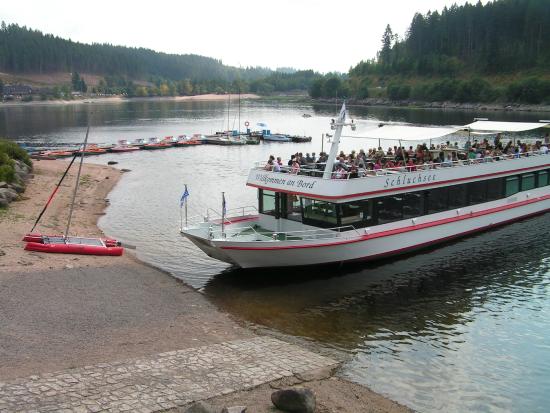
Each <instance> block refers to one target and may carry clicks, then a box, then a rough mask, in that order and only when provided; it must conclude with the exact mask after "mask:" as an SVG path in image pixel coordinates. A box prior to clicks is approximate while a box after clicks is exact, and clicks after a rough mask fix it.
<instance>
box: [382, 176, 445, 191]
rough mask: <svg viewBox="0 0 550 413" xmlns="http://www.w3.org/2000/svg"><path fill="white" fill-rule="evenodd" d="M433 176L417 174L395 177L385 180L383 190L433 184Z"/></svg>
mask: <svg viewBox="0 0 550 413" xmlns="http://www.w3.org/2000/svg"><path fill="white" fill-rule="evenodd" d="M435 180H436V178H435V174H425V175H424V174H421V173H420V174H418V175H416V174H415V175H397V176H395V177H392V178H386V184H385V185H384V188H395V187H398V186H404V185H414V184H425V183H428V182H435Z"/></svg>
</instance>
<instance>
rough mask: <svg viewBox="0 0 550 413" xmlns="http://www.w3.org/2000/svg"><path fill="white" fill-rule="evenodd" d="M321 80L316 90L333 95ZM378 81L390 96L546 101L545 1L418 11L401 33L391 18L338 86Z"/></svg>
mask: <svg viewBox="0 0 550 413" xmlns="http://www.w3.org/2000/svg"><path fill="white" fill-rule="evenodd" d="M419 5H421V3H419ZM325 80H326V79H325ZM322 82H323V81H319V82H317V84H316V85H314V88H313V90H312V92H313V94H314V95H315V94H317V95H318V96H319V95H320V96H323V95H325V96H326V97H334V90H333V88H330V87H329V88H328V89H327V88H324V84H323V83H322ZM333 82H334V81H333ZM377 86H383V87H384V90H385V92H386V97H388V98H390V99H409V98H411V99H418V100H453V101H458V102H477V101H482V102H492V101H497V100H500V101H519V102H529V103H541V102H546V101H550V1H549V0H497V1H493V2H489V3H487V4H485V5H483V4H482V3H481V2H478V3H477V4H475V5H474V4H468V3H467V4H465V5H462V6H456V5H454V6H452V7H450V8H444V9H443V10H442V11H441V13H439V12H437V11H434V12H428V13H427V14H416V15H415V16H414V18H413V19H412V22H411V24H410V27H409V30H408V32H407V33H406V36H405V37H404V38H403V39H400V38H399V37H398V36H397V35H395V34H394V33H393V32H392V29H391V27H390V25H388V26H387V27H386V30H385V32H384V34H383V36H382V45H381V49H380V51H379V52H378V55H377V57H376V58H375V59H371V60H367V61H362V62H360V63H359V64H358V65H357V66H355V67H353V68H352V69H351V70H350V71H349V77H348V79H347V80H345V81H343V82H342V84H341V88H340V91H339V92H338V93H337V94H339V95H347V96H353V97H356V98H360V99H361V98H365V97H367V96H369V95H372V92H373V87H377ZM325 89H327V90H325Z"/></svg>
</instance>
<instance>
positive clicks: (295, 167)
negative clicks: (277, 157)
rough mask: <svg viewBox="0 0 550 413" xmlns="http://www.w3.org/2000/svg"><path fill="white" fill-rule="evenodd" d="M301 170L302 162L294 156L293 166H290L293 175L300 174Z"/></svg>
mask: <svg viewBox="0 0 550 413" xmlns="http://www.w3.org/2000/svg"><path fill="white" fill-rule="evenodd" d="M299 172H300V162H299V161H298V160H297V159H296V158H294V162H293V164H292V168H290V173H291V174H293V175H298V173H299Z"/></svg>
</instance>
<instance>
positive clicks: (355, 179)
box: [247, 146, 550, 202]
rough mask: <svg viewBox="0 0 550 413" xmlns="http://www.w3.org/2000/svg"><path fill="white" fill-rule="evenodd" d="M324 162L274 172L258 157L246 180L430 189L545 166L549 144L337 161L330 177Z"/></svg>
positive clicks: (369, 192)
mask: <svg viewBox="0 0 550 413" xmlns="http://www.w3.org/2000/svg"><path fill="white" fill-rule="evenodd" d="M449 150H452V151H457V150H456V149H449ZM443 151H444V150H443ZM323 167H324V164H322V163H321V164H319V163H317V164H310V165H304V166H302V167H300V168H299V169H297V168H292V167H283V166H281V167H280V168H277V169H278V170H277V171H274V170H273V168H272V167H271V166H269V167H268V168H266V164H265V162H258V163H256V164H255V166H254V168H253V169H252V170H251V171H250V174H249V176H248V181H247V185H248V186H252V187H257V188H261V189H265V190H272V191H277V192H285V193H293V194H299V195H303V196H309V197H311V198H314V199H327V200H332V201H333V202H348V201H350V200H354V199H363V198H371V197H377V196H381V195H382V194H389V193H402V192H408V191H411V190H417V189H423V188H431V187H433V188H435V187H440V186H446V185H453V184H458V183H466V182H471V181H475V180H483V179H490V178H495V177H504V176H509V175H514V174H518V173H525V172H529V171H535V170H539V169H544V168H548V167H550V156H549V154H548V148H547V147H546V146H541V147H540V148H539V149H537V150H531V151H529V152H523V153H514V154H508V155H505V154H499V155H495V156H485V157H483V158H476V159H456V160H451V159H448V160H445V161H443V162H427V163H423V164H414V165H404V166H398V167H395V166H392V167H385V168H380V169H374V168H370V167H357V166H354V165H351V164H345V163H344V164H342V165H337V166H336V168H335V170H334V171H333V172H332V173H331V179H324V178H323V172H324V168H323Z"/></svg>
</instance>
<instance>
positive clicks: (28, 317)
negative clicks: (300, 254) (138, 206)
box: [0, 161, 410, 413]
mask: <svg viewBox="0 0 550 413" xmlns="http://www.w3.org/2000/svg"><path fill="white" fill-rule="evenodd" d="M66 165H67V163H66V162H64V161H39V162H35V163H34V171H33V176H32V178H31V179H30V180H29V182H28V186H27V190H26V192H25V193H24V194H23V195H24V196H23V197H22V199H21V200H19V201H16V202H14V203H12V204H11V205H10V207H9V208H8V209H7V210H2V211H0V234H2V239H1V244H0V410H2V403H12V405H18V406H19V404H21V405H22V406H25V408H29V409H30V407H29V406H31V402H32V403H33V404H32V406H35V407H34V409H36V410H38V411H51V410H47V408H50V409H51V408H53V409H54V410H56V406H58V407H59V406H61V405H63V406H68V411H100V407H101V406H103V407H104V406H115V405H116V406H130V407H129V409H127V410H128V411H137V410H139V411H151V412H153V411H166V410H167V411H173V412H176V411H178V412H183V411H185V406H186V405H185V403H187V402H188V401H190V400H193V398H189V399H183V398H182V399H181V400H180V399H178V398H177V393H170V391H172V389H173V388H181V389H182V390H180V392H181V391H183V392H184V391H185V388H186V387H185V386H194V387H191V390H192V389H195V387H196V386H197V384H196V383H199V382H201V380H202V381H203V382H204V383H206V384H205V386H206V387H205V389H206V390H205V391H204V392H199V393H196V395H195V396H194V397H195V400H209V402H210V403H211V404H213V405H215V406H228V405H229V406H231V405H233V406H234V405H243V404H244V405H247V406H249V409H248V410H247V411H248V412H265V411H272V412H277V411H278V410H276V409H274V408H272V407H270V401H269V395H270V392H271V391H273V389H276V388H281V387H292V386H296V385H303V386H307V387H309V388H311V389H312V390H313V391H314V392H315V393H316V395H317V401H318V408H317V410H316V411H318V412H351V413H359V412H367V411H368V412H408V411H410V410H409V409H407V408H406V407H404V406H401V405H399V404H397V403H395V402H392V401H391V400H388V399H386V398H384V397H383V396H381V395H378V394H376V393H373V392H372V391H370V390H368V389H367V388H365V387H363V386H360V385H357V384H354V383H350V382H348V381H346V380H344V379H342V378H339V377H337V376H335V375H334V374H333V372H332V370H331V371H330V372H329V373H327V371H326V370H325V371H324V373H322V374H309V375H308V373H307V371H306V372H305V373H301V374H298V373H294V374H293V375H291V376H290V377H285V378H279V379H277V380H275V381H271V379H268V378H266V379H264V381H263V382H262V381H261V380H260V381H256V380H252V379H251V381H246V383H249V384H246V383H245V384H242V383H240V382H237V384H236V383H235V381H233V382H232V384H224V383H218V382H219V380H226V379H225V378H227V380H229V378H230V372H235V371H236V370H238V369H242V368H245V367H246V366H252V367H250V370H249V371H248V372H244V373H242V372H241V374H252V375H257V374H259V372H261V371H262V370H263V369H265V368H269V366H270V364H269V363H274V362H275V363H276V362H277V361H276V360H275V361H273V360H267V359H268V358H269V357H271V358H273V353H272V352H270V351H268V352H265V351H261V352H260V353H258V354H259V355H256V356H254V357H252V356H251V355H250V354H249V353H246V352H247V351H248V352H250V351H252V350H254V348H255V346H256V347H257V345H258V344H257V341H258V340H263V339H262V336H258V334H257V333H256V332H254V331H253V330H252V329H250V328H247V327H246V326H245V325H244V324H243V323H241V322H240V321H239V320H236V319H234V318H233V317H232V316H230V315H228V314H226V313H223V312H221V311H220V310H219V309H217V308H216V307H215V306H214V305H213V304H212V303H211V302H209V301H208V300H207V299H206V298H205V297H204V296H203V295H202V294H200V293H198V292H196V291H195V290H193V289H192V288H190V287H188V286H186V285H185V284H183V283H182V282H180V281H178V280H176V279H175V278H173V277H171V276H170V275H169V274H166V273H164V272H162V271H160V270H157V269H155V268H152V267H150V266H148V265H145V264H143V263H140V262H139V261H138V260H137V259H136V258H134V256H133V254H132V252H128V251H127V252H126V253H125V255H124V256H122V257H93V256H73V255H56V254H39V253H32V252H26V251H24V250H23V243H22V242H21V241H20V240H21V237H22V235H23V234H24V233H26V232H28V231H29V230H30V228H31V226H32V223H33V222H34V220H35V218H36V216H37V214H38V213H39V211H40V210H41V208H42V206H43V205H44V203H45V202H46V199H47V198H48V196H49V195H50V193H51V190H52V188H53V186H54V184H55V183H56V182H57V180H58V179H59V177H60V175H61V174H62V172H63V171H64V169H65V167H66ZM128 173H131V172H128ZM121 174H122V172H120V171H118V170H116V169H114V168H111V167H107V166H102V165H93V164H84V167H83V173H82V176H81V189H80V191H79V194H78V197H77V203H76V207H75V215H74V219H73V222H74V225H73V227H72V230H71V231H70V232H71V234H74V235H88V236H102V235H103V234H102V233H101V231H100V230H99V229H98V228H97V225H96V223H97V219H98V217H99V216H100V215H101V214H103V213H104V212H103V210H104V208H105V206H106V205H107V201H106V198H108V194H109V192H110V191H111V189H112V188H113V187H114V186H115V185H116V183H117V182H118V180H119V179H120V176H121ZM75 175H76V168H73V171H72V172H71V173H70V175H69V179H67V180H66V181H65V182H64V184H63V186H62V188H61V189H60V191H59V193H58V195H57V197H56V198H55V200H54V201H53V203H52V205H51V207H50V209H49V210H48V212H47V213H46V214H45V216H44V218H43V221H42V224H41V225H39V226H38V228H37V229H38V230H39V231H41V232H47V233H60V232H62V231H63V230H64V225H65V222H66V217H67V211H68V205H69V202H70V197H71V193H72V188H73V184H74V179H75ZM266 340H267V344H265V345H266V346H267V345H269V346H275V349H277V348H278V347H277V346H279V347H280V346H289V348H290V349H291V350H292V351H295V352H297V353H296V354H298V355H299V357H305V358H306V360H313V361H311V363H312V367H314V366H315V365H317V364H315V363H318V361H315V360H317V359H316V357H317V358H319V357H320V360H325V359H323V356H317V355H316V354H314V353H312V352H311V351H310V350H302V349H300V348H299V347H297V346H296V345H295V344H290V343H289V344H286V343H284V342H280V341H279V339H275V338H273V339H271V338H266ZM231 343H239V344H231ZM277 343H279V344H277ZM262 345H264V344H262ZM220 346H221V347H220ZM220 348H221V349H225V350H224V351H226V350H227V351H229V350H230V349H237V350H239V349H242V351H244V352H245V353H246V354H248V355H246V354H245V356H242V357H245V359H244V360H246V363H244V364H243V362H242V361H239V362H238V364H236V365H234V366H233V365H231V363H229V361H228V360H232V359H231V357H233V356H231V357H229V356H228V357H229V358H227V359H226V358H219V359H216V357H215V356H212V357H210V356H207V357H206V356H201V357H198V358H197V357H196V356H193V354H195V353H196V352H199V353H201V352H202V353H201V354H204V353H205V352H212V353H206V354H218V353H216V352H219V351H220ZM251 349H252V350H251ZM237 350H235V351H237ZM239 351H241V350H239ZM292 351H291V352H290V353H289V354H292ZM286 352H287V351H286V350H285V354H286ZM176 356H177V357H190V358H188V360H191V361H193V360H199V362H201V360H203V362H205V363H207V365H206V367H205V368H203V366H198V367H197V370H196V372H195V373H194V374H195V376H191V377H192V378H191V381H189V379H185V378H182V377H184V376H182V374H184V373H185V371H184V372H183V373H182V371H181V369H180V370H174V369H176V368H180V367H178V365H177V364H174V361H173V360H172V359H170V357H176ZM235 357H236V356H235ZM239 357H241V356H239ZM211 358H212V360H214V361H213V362H211V361H210V359H211ZM162 360H167V362H166V363H165V365H163V364H162V363H164V361H162ZM186 360H187V359H186ZM216 360H219V361H216ZM300 360H301V359H300ZM300 360H297V361H296V363H298V364H297V366H298V367H296V369H298V370H299V369H302V370H303V369H304V365H307V364H308V362H309V361H306V362H305V363H304V361H303V360H301V361H300ZM327 360H328V359H327ZM216 362H217V363H218V364H215V363H216ZM211 363H214V364H211ZM228 363H229V364H228ZM262 363H263V364H262ZM327 363H330V361H328V362H327ZM213 365H215V366H217V367H216V368H215V369H214V370H213V369H212V367H213ZM136 366H137V367H136ZM140 366H141V367H140ZM143 366H153V367H152V368H153V369H154V368H158V366H164V367H162V369H161V370H159V372H157V373H151V374H152V375H151V376H149V375H148V373H146V372H144V370H143V369H145V367H143ZM254 366H257V367H254ZM262 366H263V367H262ZM266 366H267V367H266ZM183 367H185V366H182V368H183ZM136 369H137V370H136ZM289 369H291V368H290V367H289ZM218 370H219V371H220V376H216V375H215V374H214V375H212V374H213V372H216V371H218ZM298 370H293V371H298ZM306 370H307V369H306ZM111 371H112V372H113V373H106V372H111ZM194 371H195V370H194ZM278 371H279V370H277V369H275V370H274V373H273V374H272V376H269V377H271V378H275V377H278V374H279V373H277V372H278ZM121 373H123V374H121ZM86 374H89V375H90V376H89V377H88V376H86ZM107 374H111V375H110V376H109V375H107ZM282 374H283V375H286V373H284V372H283V373H282ZM159 375H160V376H162V383H164V384H162V385H166V383H168V384H169V385H167V386H168V387H166V389H167V390H166V391H165V393H164V396H166V397H165V398H159V397H157V396H155V394H157V393H155V391H156V390H155V389H158V386H160V385H161V384H160V382H159V383H158V384H156V385H154V386H153V384H151V385H147V384H146V383H149V382H150V383H153V382H154V381H155V380H158V377H159ZM104 376H105V377H106V378H105V379H104V381H101V380H103V377H104ZM67 377H69V379H68V378H67ZM220 377H221V378H220ZM266 377H267V376H266ZM86 380H87V381H86ZM90 380H92V381H90ZM80 381H82V382H80ZM2 382H4V383H2ZM36 382H40V383H45V384H46V385H40V386H39V387H40V389H42V390H40V391H43V393H41V394H40V395H39V396H36V395H35V394H34V393H32V391H33V390H32V389H33V388H34V387H32V386H33V384H32V383H36ZM193 382H195V384H194V385H193V384H192V383H193ZM29 383H30V384H29ZM83 383H85V384H83ZM211 383H212V384H211ZM216 383H218V387H216V385H217V384H216ZM250 383H254V384H253V385H251V384H250ZM25 386H27V387H25ZM64 386H75V389H80V390H70V389H69V390H70V391H69V390H63V389H64ZM78 386H80V387H78ZM82 386H85V388H86V391H85V392H83V391H82V390H81V389H82V388H83V387H82ZM155 386H156V387H155ZM170 386H172V387H170ZM174 386H176V387H174ZM177 386H180V387H177ZM228 387H229V388H231V391H229V390H228ZM136 388H137V389H139V392H138V393H136V392H135V389H136ZM217 388H219V390H216V389H217ZM18 389H19V390H18ZM22 389H23V390H22ZM26 389H31V390H29V391H30V392H31V393H29V395H28V396H25V397H28V399H25V398H23V399H19V397H21V398H22V397H24V396H23V394H26V393H25V391H26ZM130 390H131V392H130ZM191 390H189V391H191ZM195 390H196V389H195ZM195 390H193V391H195ZM40 391H39V392H40ZM6 395H7V396H6ZM140 395H144V396H147V397H150V396H151V397H153V398H155V397H156V399H155V400H154V402H150V401H147V400H149V399H147V400H145V399H142V398H141V396H140ZM170 397H172V398H170ZM117 398H121V400H118V399H117ZM122 399H123V400H122ZM161 399H162V400H163V401H159V400H161ZM144 400H145V401H144ZM122 402H124V403H123V404H120V403H122ZM17 403H19V404H17ZM26 403H29V406H26ZM70 403H72V404H70ZM78 403H83V404H78ZM102 403H103V404H102ZM117 403H119V404H117ZM147 403H149V404H147ZM176 405H177V406H182V407H177V408H176V407H171V406H176ZM8 406H9V405H8ZM36 406H38V407H36ZM48 406H49V407H48ZM52 406H53V407H52ZM75 406H79V408H78V409H77V408H76V407H75ZM90 406H95V407H94V408H97V409H96V410H93V409H92V408H91V407H90ZM132 406H133V407H132ZM80 407H82V409H84V408H87V409H88V410H82V409H81V408H80ZM117 409H118V407H117V408H112V407H106V408H105V409H104V410H101V411H122V409H118V410H117ZM6 411H10V410H9V408H8V410H6Z"/></svg>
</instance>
